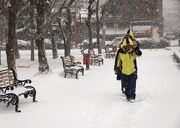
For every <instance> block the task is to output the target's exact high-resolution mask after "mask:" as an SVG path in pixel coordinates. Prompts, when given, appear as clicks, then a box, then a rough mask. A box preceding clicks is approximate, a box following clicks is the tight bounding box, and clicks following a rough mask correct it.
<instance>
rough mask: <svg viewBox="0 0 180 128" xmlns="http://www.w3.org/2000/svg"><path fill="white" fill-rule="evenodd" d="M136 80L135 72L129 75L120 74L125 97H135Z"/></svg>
mask: <svg viewBox="0 0 180 128" xmlns="http://www.w3.org/2000/svg"><path fill="white" fill-rule="evenodd" d="M136 80H137V73H133V74H131V75H125V74H122V76H121V84H122V87H124V88H125V95H126V97H127V98H134V99H135V97H136Z"/></svg>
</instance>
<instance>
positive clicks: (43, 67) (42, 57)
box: [36, 0, 49, 72]
mask: <svg viewBox="0 0 180 128" xmlns="http://www.w3.org/2000/svg"><path fill="white" fill-rule="evenodd" d="M46 4H47V3H46V0H37V2H36V8H37V18H36V22H37V35H36V36H37V37H36V45H37V48H38V61H39V72H48V71H49V65H48V62H47V58H46V51H45V45H44V35H43V27H44V22H45V7H46Z"/></svg>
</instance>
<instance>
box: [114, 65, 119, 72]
mask: <svg viewBox="0 0 180 128" xmlns="http://www.w3.org/2000/svg"><path fill="white" fill-rule="evenodd" d="M114 72H115V74H117V72H118V67H116V66H114Z"/></svg>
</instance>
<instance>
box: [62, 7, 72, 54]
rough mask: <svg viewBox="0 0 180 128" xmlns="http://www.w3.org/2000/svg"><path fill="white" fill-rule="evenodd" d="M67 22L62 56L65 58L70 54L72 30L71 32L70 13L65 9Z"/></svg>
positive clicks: (68, 9)
mask: <svg viewBox="0 0 180 128" xmlns="http://www.w3.org/2000/svg"><path fill="white" fill-rule="evenodd" d="M66 10H67V22H66V28H67V29H66V42H65V43H64V48H65V50H64V52H65V53H64V54H65V56H69V55H70V54H71V40H72V30H71V22H72V18H71V12H70V8H67V9H66Z"/></svg>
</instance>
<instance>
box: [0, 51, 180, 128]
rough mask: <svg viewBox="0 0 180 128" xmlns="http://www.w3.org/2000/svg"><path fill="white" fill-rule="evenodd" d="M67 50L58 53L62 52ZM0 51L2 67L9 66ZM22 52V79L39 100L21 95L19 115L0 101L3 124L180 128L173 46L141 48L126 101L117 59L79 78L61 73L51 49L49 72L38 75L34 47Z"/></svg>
mask: <svg viewBox="0 0 180 128" xmlns="http://www.w3.org/2000/svg"><path fill="white" fill-rule="evenodd" d="M63 53H64V52H63V50H61V51H59V55H60V56H62V55H63ZM2 54H3V57H2V66H0V68H1V69H2V68H6V67H5V66H4V65H6V62H5V58H6V57H5V53H4V52H3V53H2ZM20 54H21V59H20V60H17V66H18V68H17V71H18V77H19V79H25V78H30V79H31V80H32V81H33V83H32V85H33V86H35V87H36V89H37V100H38V102H36V103H32V102H31V99H30V98H29V99H24V98H23V97H21V98H20V105H19V109H20V110H21V111H22V112H21V113H16V112H15V111H14V106H10V107H8V108H6V107H5V105H4V104H3V103H0V121H1V126H0V127H1V128H12V127H13V128H23V127H26V128H179V127H180V100H179V99H180V93H179V92H180V86H179V85H180V84H179V83H180V79H179V76H180V68H179V67H180V65H179V64H177V63H176V62H174V60H173V58H172V51H171V50H165V49H159V50H151V51H150V50H143V55H142V57H140V58H138V68H139V69H138V74H139V75H138V80H137V99H136V102H135V103H129V102H127V101H126V100H125V96H124V95H123V94H121V91H120V81H117V80H116V78H115V75H114V72H113V66H114V59H105V62H104V65H103V66H100V67H99V66H90V70H88V71H87V70H86V71H85V75H84V76H82V75H79V79H78V80H77V79H75V78H74V77H68V78H64V77H63V67H62V62H61V60H60V59H55V60H54V59H51V58H52V54H51V51H47V57H48V62H49V65H50V68H51V72H50V73H48V74H38V65H37V64H38V62H37V61H35V62H31V61H29V60H30V51H21V53H20ZM72 54H73V55H74V56H75V57H76V59H77V60H80V61H81V62H82V55H81V53H80V50H78V49H76V50H72ZM36 55H37V53H36ZM36 60H37V56H36ZM24 67H26V68H24Z"/></svg>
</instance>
